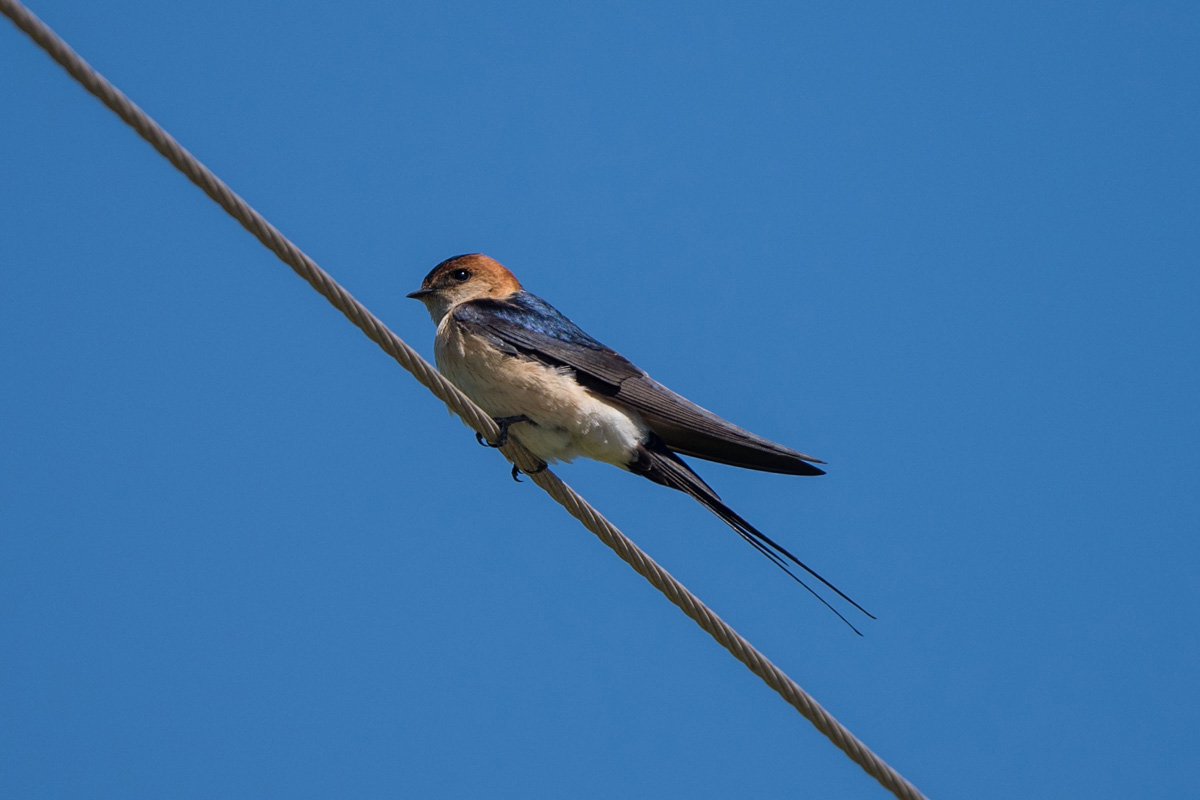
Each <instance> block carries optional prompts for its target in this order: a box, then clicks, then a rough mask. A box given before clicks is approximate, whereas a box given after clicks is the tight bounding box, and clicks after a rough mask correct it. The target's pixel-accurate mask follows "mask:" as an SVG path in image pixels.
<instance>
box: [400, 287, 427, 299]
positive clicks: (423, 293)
mask: <svg viewBox="0 0 1200 800" xmlns="http://www.w3.org/2000/svg"><path fill="white" fill-rule="evenodd" d="M431 294H433V289H417V290H416V291H415V292H409V293H408V294H407V295H405V297H411V298H412V299H413V300H420V299H422V298H424V297H428V296H429V295H431Z"/></svg>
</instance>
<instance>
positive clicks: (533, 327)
mask: <svg viewBox="0 0 1200 800" xmlns="http://www.w3.org/2000/svg"><path fill="white" fill-rule="evenodd" d="M451 313H452V314H453V315H454V320H455V322H457V323H458V324H459V325H462V326H464V327H466V328H468V329H470V330H471V331H472V332H473V333H476V334H478V335H483V336H487V337H488V338H489V339H491V340H492V341H493V343H494V344H496V345H497V346H498V347H502V348H503V349H505V350H508V351H510V352H513V353H514V354H519V355H522V356H524V357H527V358H534V359H537V360H539V361H542V362H543V363H547V364H552V365H554V366H565V367H569V368H570V369H572V370H574V371H575V375H576V379H577V380H578V381H579V382H580V383H581V384H583V385H584V386H586V387H587V388H589V389H591V390H592V391H594V392H596V393H597V394H601V395H604V396H606V397H609V398H612V399H613V400H615V401H617V402H619V403H621V404H623V405H626V406H628V407H629V408H631V409H633V410H634V411H637V412H638V413H639V414H640V415H641V416H642V418H643V419H645V420H646V424H647V425H649V426H650V429H651V430H653V431H654V432H655V433H656V434H658V436H659V438H661V439H662V440H663V442H664V443H665V444H666V445H667V447H669V448H670V449H671V450H673V451H675V452H677V453H682V454H684V455H690V456H695V457H696V458H703V459H706V460H708V461H716V462H718V463H721V464H730V465H732V466H735V467H745V468H748V469H757V470H763V471H766V472H780V473H784V474H789V475H823V474H824V470H821V469H819V468H817V467H815V466H813V463H818V464H820V463H824V462H822V461H819V460H818V459H816V458H813V457H812V456H809V455H805V454H804V453H801V452H799V451H797V450H793V449H791V448H790V447H784V446H783V445H781V444H777V443H775V442H772V441H771V440H770V439H765V438H763V437H762V436H758V435H757V434H754V433H751V432H750V431H748V430H746V429H744V428H740V427H738V426H737V425H734V424H733V423H732V422H729V421H728V420H725V419H722V418H721V417H718V416H717V415H716V414H714V413H712V412H711V411H708V410H707V409H704V408H701V407H700V406H698V405H696V404H695V403H693V402H691V401H690V400H688V399H687V398H685V397H682V396H681V395H679V394H676V393H675V392H673V391H671V390H670V389H668V388H667V387H665V386H663V385H662V384H661V383H659V382H658V381H656V380H654V379H653V378H651V377H650V376H649V375H647V374H646V373H645V371H643V370H641V369H639V368H638V367H636V366H635V365H634V364H633V363H632V362H630V361H629V359H627V358H625V357H624V356H622V355H621V354H620V353H618V352H616V351H615V350H613V349H612V348H609V347H606V346H604V345H603V344H601V343H600V342H598V341H596V340H595V339H593V338H592V337H591V336H588V335H587V334H586V333H585V332H584V331H583V330H582V329H580V328H579V327H578V326H577V325H575V323H573V322H571V320H569V319H567V318H566V317H565V316H563V315H562V314H560V313H559V312H558V311H557V310H556V309H555V308H554V307H553V306H551V305H550V304H549V303H546V302H545V301H544V300H542V299H540V298H538V297H536V296H535V295H532V294H530V293H528V292H524V291H522V292H518V293H516V294H514V295H512V296H510V297H508V298H506V299H504V300H494V299H480V300H472V301H470V302H467V303H462V304H460V305H458V306H456V307H455V308H454V310H453V311H452V312H451Z"/></svg>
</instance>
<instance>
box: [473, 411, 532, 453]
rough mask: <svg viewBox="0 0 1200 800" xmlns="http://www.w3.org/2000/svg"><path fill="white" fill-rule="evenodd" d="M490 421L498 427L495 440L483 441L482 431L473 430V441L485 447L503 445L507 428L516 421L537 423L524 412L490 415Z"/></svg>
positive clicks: (506, 436)
mask: <svg viewBox="0 0 1200 800" xmlns="http://www.w3.org/2000/svg"><path fill="white" fill-rule="evenodd" d="M492 421H493V422H495V423H496V427H498V428H500V437H499V438H498V439H497V440H496V441H495V442H488V441H485V440H484V438H483V434H482V433H479V432H478V431H476V432H475V441H477V442H479V443H480V444H481V445H483V446H485V447H504V445H506V444H508V429H509V428H510V427H511V426H513V425H516V424H517V423H518V422H528V423H529V424H530V425H537V423H536V422H534V421H533V420H531V419H530V418H529V417H527V416H525V415H524V414H517V415H516V416H513V417H492Z"/></svg>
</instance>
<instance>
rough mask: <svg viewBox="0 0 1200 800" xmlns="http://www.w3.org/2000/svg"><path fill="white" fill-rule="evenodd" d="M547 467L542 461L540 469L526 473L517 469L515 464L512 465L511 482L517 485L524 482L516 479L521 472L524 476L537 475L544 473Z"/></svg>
mask: <svg viewBox="0 0 1200 800" xmlns="http://www.w3.org/2000/svg"><path fill="white" fill-rule="evenodd" d="M547 466H549V465H548V464H547V463H546V462H545V461H543V462H542V465H541V466H540V467H538V468H537V469H531V470H529V471H527V472H526V471H525V470H523V469H521V468H520V467H518V466H517V465H516V464H513V468H512V476H513V480H514V481H516V482H517V483H524V481H523V480H521V479H520V478H519V477H518V476H519V475H520V474H521V473H522V472H524V473H525V474H526V475H537V474H538V473H539V472H545V471H546V467H547Z"/></svg>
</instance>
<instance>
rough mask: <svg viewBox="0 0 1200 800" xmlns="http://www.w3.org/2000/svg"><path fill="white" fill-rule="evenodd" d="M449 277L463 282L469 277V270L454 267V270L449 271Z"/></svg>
mask: <svg viewBox="0 0 1200 800" xmlns="http://www.w3.org/2000/svg"><path fill="white" fill-rule="evenodd" d="M450 277H451V278H453V279H454V280H456V281H458V282H459V283H463V282H464V281H466V280H467V279H468V278H470V277H471V271H470V270H468V269H456V270H454V272H451V273H450Z"/></svg>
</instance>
